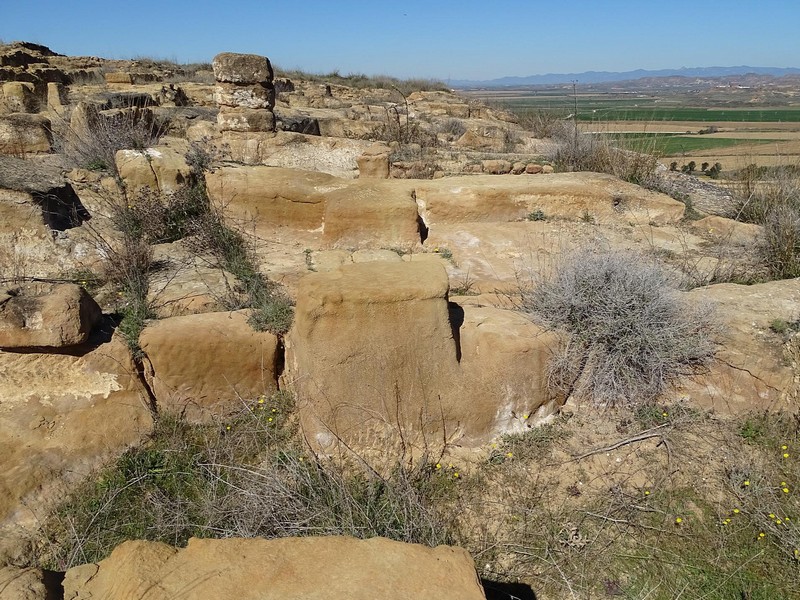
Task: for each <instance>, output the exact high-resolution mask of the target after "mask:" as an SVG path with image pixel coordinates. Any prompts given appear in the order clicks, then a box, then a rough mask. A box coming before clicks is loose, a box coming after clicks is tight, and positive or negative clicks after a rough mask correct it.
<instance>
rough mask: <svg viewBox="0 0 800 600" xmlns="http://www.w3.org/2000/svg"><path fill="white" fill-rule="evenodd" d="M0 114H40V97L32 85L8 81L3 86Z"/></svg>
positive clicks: (0, 96) (0, 95)
mask: <svg viewBox="0 0 800 600" xmlns="http://www.w3.org/2000/svg"><path fill="white" fill-rule="evenodd" d="M0 98H2V102H0V113H6V114H7V113H35V112H39V97H38V96H37V95H36V88H35V86H34V85H33V84H32V83H28V82H26V81H25V82H23V81H8V82H6V83H4V84H3V89H2V94H0Z"/></svg>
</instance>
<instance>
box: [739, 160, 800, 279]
mask: <svg viewBox="0 0 800 600" xmlns="http://www.w3.org/2000/svg"><path fill="white" fill-rule="evenodd" d="M737 175H738V186H737V189H736V194H737V201H738V206H737V211H736V219H737V220H740V221H745V222H748V223H756V224H758V225H762V226H763V234H762V236H761V241H760V244H759V246H758V254H759V258H760V260H761V262H762V264H763V265H764V267H765V269H766V270H767V271H768V273H769V275H770V277H771V278H773V279H791V278H794V277H800V170H799V169H798V168H797V167H794V166H784V167H774V168H768V167H761V168H759V167H756V166H755V165H749V166H748V167H746V168H744V169H742V170H741V171H739V173H738V174H737Z"/></svg>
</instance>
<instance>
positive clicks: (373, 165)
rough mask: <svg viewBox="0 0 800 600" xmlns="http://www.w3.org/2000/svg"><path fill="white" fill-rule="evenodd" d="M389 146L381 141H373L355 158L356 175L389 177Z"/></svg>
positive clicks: (372, 177) (373, 177) (363, 177)
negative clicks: (356, 164)
mask: <svg viewBox="0 0 800 600" xmlns="http://www.w3.org/2000/svg"><path fill="white" fill-rule="evenodd" d="M389 152H390V148H389V146H387V145H386V144H383V143H375V144H373V145H372V146H370V147H369V148H367V149H366V150H365V151H364V154H362V155H361V156H359V157H358V158H357V159H356V162H357V163H358V176H359V177H361V178H362V179H367V178H370V179H389Z"/></svg>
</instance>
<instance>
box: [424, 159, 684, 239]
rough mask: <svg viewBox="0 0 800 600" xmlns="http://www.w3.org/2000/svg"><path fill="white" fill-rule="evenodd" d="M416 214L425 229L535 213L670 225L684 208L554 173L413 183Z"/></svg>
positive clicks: (627, 188) (583, 176)
mask: <svg viewBox="0 0 800 600" xmlns="http://www.w3.org/2000/svg"><path fill="white" fill-rule="evenodd" d="M415 190H416V197H417V203H418V204H419V205H420V215H421V216H422V219H423V220H424V221H425V224H426V225H427V226H428V227H433V226H434V225H436V224H440V223H458V222H461V223H463V222H478V221H513V220H519V219H523V218H525V217H526V216H527V215H528V214H529V213H530V212H531V211H533V210H535V209H540V210H542V211H544V213H545V214H546V215H547V216H548V217H559V218H563V219H572V220H580V219H582V218H584V215H585V214H587V213H588V214H589V215H590V216H591V217H592V218H593V219H594V220H595V221H596V222H607V221H612V220H620V219H624V220H626V221H634V222H638V223H644V224H646V223H650V222H653V223H657V224H666V223H675V222H677V221H678V220H680V219H681V218H682V217H683V211H684V205H683V204H681V203H680V202H678V201H677V200H673V199H672V198H670V197H669V196H667V195H665V194H660V193H657V192H651V191H648V190H643V189H642V188H640V187H638V186H636V185H633V184H631V183H626V182H624V181H620V180H619V179H617V178H616V177H612V176H611V175H603V174H599V173H588V172H586V173H557V174H553V175H550V176H548V177H530V178H529V177H522V178H521V177H513V176H508V177H489V176H480V177H469V178H466V177H451V178H448V179H445V180H440V181H432V182H427V181H422V182H418V183H417V185H416V187H415Z"/></svg>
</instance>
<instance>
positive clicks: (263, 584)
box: [64, 537, 484, 600]
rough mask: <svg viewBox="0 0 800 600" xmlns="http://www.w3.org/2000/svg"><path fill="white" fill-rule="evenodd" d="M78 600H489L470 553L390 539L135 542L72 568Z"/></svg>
mask: <svg viewBox="0 0 800 600" xmlns="http://www.w3.org/2000/svg"><path fill="white" fill-rule="evenodd" d="M64 597H65V598H70V600H89V599H90V598H92V599H96V598H103V599H104V600H134V599H141V600H148V599H152V600H156V599H157V598H164V599H167V598H182V599H184V600H206V599H208V598H214V599H215V600H251V599H252V600H256V599H257V598H258V599H259V600H272V599H275V600H278V599H280V600H285V599H287V598H305V599H308V600H317V599H318V600H322V599H325V600H345V599H346V600H362V599H363V600H367V599H370V600H372V599H374V598H382V599H385V600H395V599H396V600H401V599H403V600H405V599H409V598H437V599H439V600H450V599H452V600H483V599H484V594H483V590H482V588H481V585H480V581H479V580H478V577H477V575H476V573H475V567H474V566H473V562H472V558H471V557H470V555H469V553H468V552H467V551H466V550H463V549H461V548H454V547H449V546H439V547H437V548H426V547H424V546H420V545H416V544H403V543H401V542H393V541H390V540H386V539H383V538H372V539H368V540H357V539H354V538H349V537H319V538H284V539H275V540H263V539H235V538H233V539H224V540H207V539H195V538H192V539H191V540H189V544H188V545H187V546H186V548H182V549H177V548H173V547H172V546H167V545H166V544H161V543H156V542H141V541H131V542H125V543H124V544H121V545H120V546H118V547H117V548H116V549H115V550H114V551H113V552H112V553H111V556H109V557H108V558H107V559H105V560H103V561H101V562H100V563H97V564H87V565H81V566H79V567H74V568H72V569H70V570H69V571H67V573H66V576H65V578H64Z"/></svg>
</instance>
